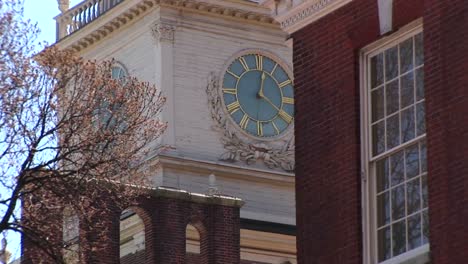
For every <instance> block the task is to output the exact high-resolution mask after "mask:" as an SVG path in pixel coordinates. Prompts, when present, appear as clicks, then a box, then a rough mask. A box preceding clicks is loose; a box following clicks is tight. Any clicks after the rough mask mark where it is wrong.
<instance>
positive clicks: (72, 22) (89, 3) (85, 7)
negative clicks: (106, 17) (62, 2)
mask: <svg viewBox="0 0 468 264" xmlns="http://www.w3.org/2000/svg"><path fill="white" fill-rule="evenodd" d="M123 1H125V0H85V1H83V2H81V3H80V4H78V5H76V6H75V7H73V8H71V9H69V10H67V11H66V12H64V13H62V14H60V15H59V16H57V17H56V18H55V21H56V25H57V41H58V40H60V39H62V38H64V37H66V36H68V35H71V34H72V33H73V32H75V31H78V30H79V29H81V28H82V27H84V26H86V25H87V24H89V23H91V22H92V21H94V20H96V19H97V18H98V17H99V16H101V15H102V14H104V13H105V12H107V11H109V10H110V9H112V8H113V7H115V6H116V5H118V4H120V3H121V2H123Z"/></svg>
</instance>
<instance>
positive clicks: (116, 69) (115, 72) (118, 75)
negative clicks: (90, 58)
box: [111, 64, 128, 80]
mask: <svg viewBox="0 0 468 264" xmlns="http://www.w3.org/2000/svg"><path fill="white" fill-rule="evenodd" d="M127 76H128V74H127V70H125V67H124V66H122V65H121V64H115V65H113V66H112V68H111V77H112V79H119V80H124V79H125V78H126V77H127Z"/></svg>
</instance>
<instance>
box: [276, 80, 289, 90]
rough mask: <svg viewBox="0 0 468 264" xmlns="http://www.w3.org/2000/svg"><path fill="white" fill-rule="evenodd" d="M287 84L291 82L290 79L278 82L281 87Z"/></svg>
mask: <svg viewBox="0 0 468 264" xmlns="http://www.w3.org/2000/svg"><path fill="white" fill-rule="evenodd" d="M288 84H291V80H286V81H284V82H282V83H280V84H279V88H283V87H285V86H286V85H288Z"/></svg>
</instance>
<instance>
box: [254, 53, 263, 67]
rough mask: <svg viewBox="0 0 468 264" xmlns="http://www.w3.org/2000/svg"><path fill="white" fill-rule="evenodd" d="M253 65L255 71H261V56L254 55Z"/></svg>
mask: <svg viewBox="0 0 468 264" xmlns="http://www.w3.org/2000/svg"><path fill="white" fill-rule="evenodd" d="M255 63H256V64H257V70H260V71H262V70H263V56H262V55H255Z"/></svg>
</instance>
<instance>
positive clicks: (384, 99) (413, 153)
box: [362, 27, 429, 263]
mask: <svg viewBox="0 0 468 264" xmlns="http://www.w3.org/2000/svg"><path fill="white" fill-rule="evenodd" d="M397 34H398V36H397V37H390V38H386V39H385V42H386V43H384V44H382V45H379V46H378V47H375V45H374V47H373V48H372V49H368V50H367V51H364V53H363V55H364V56H363V66H364V67H363V69H364V71H363V73H364V75H363V77H364V78H363V80H364V81H365V83H363V88H364V91H363V93H362V94H363V98H364V100H363V102H364V104H363V106H364V107H363V120H364V121H363V123H364V124H363V129H364V130H365V132H364V138H363V139H364V142H365V144H364V146H365V147H364V151H363V152H364V153H365V154H364V155H363V157H364V158H363V159H364V161H365V162H364V164H363V165H364V168H366V175H367V179H368V181H366V183H365V184H364V186H365V193H366V194H365V199H364V203H365V213H364V215H366V217H365V218H366V219H364V225H366V226H365V227H364V230H366V233H367V234H366V236H365V237H366V239H367V240H368V241H367V242H366V241H365V245H368V246H367V249H366V250H367V251H368V254H366V255H367V256H368V260H369V261H368V262H370V263H400V262H401V261H403V260H406V259H410V258H413V257H416V256H417V255H418V254H420V253H421V252H425V251H427V250H428V246H427V245H428V243H429V240H428V235H429V234H428V233H429V232H428V203H427V163H426V142H425V136H426V134H425V133H426V126H425V107H424V104H425V98H424V53H423V33H422V32H421V28H420V27H419V29H413V30H411V32H406V33H405V34H401V33H397Z"/></svg>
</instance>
